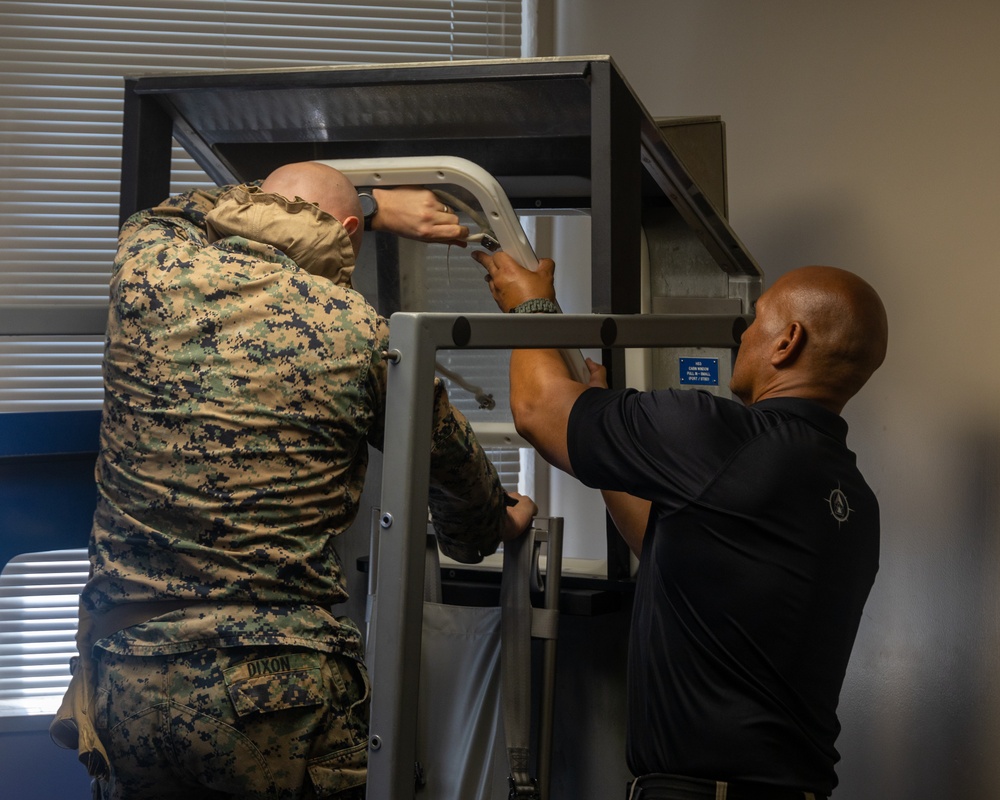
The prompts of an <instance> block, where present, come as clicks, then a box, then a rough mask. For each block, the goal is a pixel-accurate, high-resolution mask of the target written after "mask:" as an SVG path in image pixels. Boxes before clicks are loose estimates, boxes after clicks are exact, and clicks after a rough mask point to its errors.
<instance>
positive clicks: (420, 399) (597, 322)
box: [368, 313, 750, 800]
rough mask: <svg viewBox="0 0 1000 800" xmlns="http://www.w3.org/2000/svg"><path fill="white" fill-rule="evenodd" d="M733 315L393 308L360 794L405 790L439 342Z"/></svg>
mask: <svg viewBox="0 0 1000 800" xmlns="http://www.w3.org/2000/svg"><path fill="white" fill-rule="evenodd" d="M749 321H750V318H749V317H746V316H743V315H738V316H729V315H686V316H682V315H669V316H660V315H651V314H648V315H627V316H620V315H616V316H600V315H570V314H567V315H550V314H537V315H518V316H517V317H510V316H507V315H504V314H468V315H455V314H431V313H423V314H420V313H418V314H409V313H400V314H395V315H393V318H392V332H391V334H390V351H389V353H388V357H389V358H390V360H391V362H392V369H391V370H390V372H389V389H388V398H387V403H386V429H385V438H386V441H391V442H394V443H395V445H394V447H393V457H392V458H391V459H386V461H385V464H384V465H383V471H382V498H381V503H380V508H381V517H380V520H379V524H380V526H381V528H382V530H381V533H380V544H379V548H378V563H377V567H376V571H377V575H378V588H377V592H376V598H375V603H374V607H373V612H372V638H371V639H370V643H371V644H372V648H371V654H372V655H373V656H374V658H372V659H371V662H370V663H369V665H368V666H369V670H370V675H371V681H372V685H373V686H374V687H376V690H375V691H373V693H372V706H371V725H370V738H369V750H368V754H369V769H368V797H369V798H377V800H403V799H404V798H412V797H413V794H414V783H413V765H414V762H415V760H416V755H415V746H416V744H415V743H416V730H417V696H418V686H419V675H418V674H417V673H416V670H414V669H413V665H414V664H419V663H420V646H421V645H420V635H421V627H422V625H421V621H422V615H423V604H422V602H421V601H422V598H423V592H424V546H425V545H424V543H425V537H426V534H427V493H428V490H429V470H430V444H431V432H432V431H431V426H432V416H433V415H432V411H433V407H432V406H433V377H434V362H435V358H436V353H437V351H438V350H442V349H450V348H471V349H493V348H534V347H557V348H564V347H600V348H613V349H619V348H629V347H689V346H706V345H707V346H713V347H733V346H735V345H736V344H737V343H738V342H739V339H740V336H741V335H742V333H743V331H744V330H745V329H746V327H747V325H748V324H749Z"/></svg>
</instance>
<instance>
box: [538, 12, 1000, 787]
mask: <svg viewBox="0 0 1000 800" xmlns="http://www.w3.org/2000/svg"><path fill="white" fill-rule="evenodd" d="M553 8H554V20H555V25H554V43H553V47H552V51H551V54H553V55H587V54H603V53H608V54H610V55H611V56H612V57H613V58H614V60H615V62H616V63H617V65H618V66H619V68H620V69H621V71H622V72H623V73H624V75H625V76H626V77H627V79H628V80H629V82H630V83H631V85H632V87H633V89H634V90H635V92H636V94H637V95H638V96H639V98H640V99H641V100H642V101H643V103H644V104H645V106H646V108H647V109H648V110H649V112H650V113H651V114H652V115H654V116H668V115H688V114H718V115H721V116H722V117H723V119H724V120H725V122H726V125H727V143H728V165H729V207H730V220H731V222H732V225H733V227H734V229H735V230H736V231H737V233H738V234H739V236H740V238H741V239H742V240H743V241H744V242H745V244H746V245H747V247H748V249H749V250H750V251H751V252H752V253H753V254H754V256H755V257H756V258H757V260H758V261H759V262H760V264H761V266H762V267H763V268H764V270H765V275H766V280H767V281H768V282H770V281H773V280H774V278H775V277H777V276H778V275H780V274H781V273H782V272H783V271H784V270H786V269H788V268H790V267H794V266H798V265H802V264H807V263H823V264H834V265H838V266H844V267H847V268H850V269H853V270H855V271H856V272H858V273H860V274H861V275H862V276H864V277H865V278H866V279H868V280H869V281H870V282H872V283H873V284H874V285H875V286H876V287H877V288H878V289H879V290H880V292H881V293H882V295H883V297H884V299H885V302H886V306H887V308H888V311H889V317H890V325H891V341H890V352H889V357H888V359H887V361H886V364H885V366H884V367H883V369H882V370H881V371H880V372H879V373H878V374H877V375H876V376H875V378H874V379H873V380H872V383H871V384H870V385H869V386H868V387H867V389H866V390H865V392H864V393H863V394H862V395H861V396H859V397H858V398H857V399H855V400H854V401H852V403H851V404H850V405H849V406H848V407H847V409H846V412H845V416H846V417H847V419H848V422H849V423H850V425H851V437H850V441H851V444H852V445H853V447H854V449H855V450H856V452H857V453H858V456H859V461H860V463H861V465H862V468H863V469H864V470H865V472H866V474H867V475H868V477H869V480H870V482H871V483H872V485H873V487H874V488H875V491H876V492H877V494H878V496H879V499H880V502H881V504H882V517H883V544H882V559H881V570H880V573H879V577H878V579H877V581H876V586H875V589H874V591H873V594H872V597H871V599H870V600H869V603H868V606H867V609H866V615H865V619H864V621H863V623H862V628H861V632H860V634H859V640H858V645H857V647H856V649H855V653H854V658H853V661H852V665H851V669H850V672H849V674H848V679H847V683H846V686H845V691H844V694H843V697H842V703H841V711H842V722H843V726H844V729H843V733H842V735H841V738H840V741H839V749H840V751H841V753H842V755H843V761H842V763H841V766H840V769H839V772H840V775H841V789H840V790H839V791H838V792H837V797H841V798H850V799H851V800H866V799H867V798H877V797H878V798H886V797H888V798H896V797H898V798H902V797H907V798H911V800H912V799H915V798H927V800H931V799H932V798H933V800H940V799H941V798H951V797H961V796H967V795H970V794H972V793H973V792H978V793H980V796H989V797H992V796H996V795H997V792H998V791H1000V790H997V789H996V787H995V786H994V784H995V783H996V782H997V781H998V780H1000V758H998V756H997V751H998V750H1000V692H998V683H1000V680H998V678H997V677H996V676H997V675H998V674H1000V658H998V643H1000V635H998V612H1000V594H998V588H997V585H998V573H1000V547H998V538H1000V402H998V395H1000V363H998V362H1000V357H998V355H997V352H996V351H997V346H998V345H1000V312H998V311H997V309H996V304H997V302H998V292H997V284H998V283H1000V281H998V280H997V276H998V275H1000V263H998V262H1000V258H998V255H997V245H998V236H997V234H995V233H994V231H996V230H997V229H1000V222H998V220H997V216H998V212H1000V200H998V192H1000V135H998V134H1000V89H998V84H1000V3H996V2H994V1H993V0H978V1H977V2H957V3H950V4H944V3H928V2H903V1H902V0H888V1H880V0H874V2H872V0H868V1H867V2H865V1H863V0H841V2H838V3H818V2H808V1H807V0H766V1H764V2H758V1H757V0H745V1H744V2H733V0H728V1H726V0H621V2H618V3H608V2H605V1H604V0H602V1H601V2H597V1H596V0H553ZM541 52H542V54H546V53H545V51H544V49H543V50H542V51H541Z"/></svg>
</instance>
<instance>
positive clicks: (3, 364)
mask: <svg viewBox="0 0 1000 800" xmlns="http://www.w3.org/2000/svg"><path fill="white" fill-rule="evenodd" d="M533 7H534V4H533V3H532V2H525V3H524V8H526V9H532V8H533ZM521 38H522V0H375V2H357V3H331V2H326V0H301V1H300V2H282V3H280V4H275V3H273V2H261V1H259V0H159V1H158V2H157V3H155V4H148V3H139V2H130V1H129V0H103V2H99V3H97V2H95V3H87V2H52V1H51V0H44V2H16V1H15V0H4V2H2V3H0V413H3V412H37V411H51V410H78V409H97V408H100V404H101V397H102V387H101V376H100V360H101V350H102V345H103V336H102V335H101V329H102V327H103V325H102V324H100V320H101V319H102V313H103V309H104V307H105V305H106V303H107V280H108V274H109V271H110V264H111V261H112V258H113V255H114V249H115V241H116V236H117V220H118V191H119V182H120V169H121V128H122V98H123V77H124V76H125V75H131V74H141V73H145V72H154V71H164V72H165V71H174V72H179V71H183V70H197V71H207V70H215V69H219V70H237V69H260V68H271V67H296V66H306V67H307V66H323V65H337V64H377V63H403V62H410V61H434V60H460V59H482V58H516V57H518V56H520V55H521V54H522V53H521ZM172 164H173V168H172V175H171V177H172V185H171V191H173V192H179V191H183V190H184V189H188V188H190V187H192V186H198V185H204V184H208V183H209V182H210V181H209V179H208V177H207V176H206V175H205V174H204V173H203V172H202V171H201V169H200V168H199V167H198V166H197V165H196V164H195V163H194V162H193V161H192V160H191V159H190V158H188V157H187V155H186V154H185V153H184V152H183V150H182V149H181V148H180V147H178V146H176V145H175V148H174V152H173V158H172ZM81 309H82V310H81ZM514 453H515V454H516V451H514ZM494 458H495V459H496V460H497V461H498V467H499V468H500V470H501V472H502V474H503V476H504V482H505V484H507V485H509V486H511V488H516V482H517V476H516V458H515V457H514V456H513V455H512V454H511V453H510V452H502V453H501V452H497V453H494ZM0 535H3V532H2V531H0ZM86 575H87V561H86V551H84V550H79V551H58V552H48V553H34V554H28V555H22V556H18V557H17V558H15V559H13V560H12V561H11V562H10V563H9V564H7V565H6V566H5V567H4V570H3V573H2V574H0V717H3V716H12V715H15V716H18V715H24V714H51V713H53V712H54V711H55V709H56V708H57V707H58V704H59V701H60V699H61V697H62V694H63V692H64V691H65V687H66V685H67V683H68V681H69V672H68V661H69V658H70V656H71V655H72V654H73V652H74V645H73V636H74V634H75V628H76V607H77V597H78V595H79V592H80V589H81V588H82V586H83V584H84V582H85V580H86Z"/></svg>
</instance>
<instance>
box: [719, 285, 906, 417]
mask: <svg viewBox="0 0 1000 800" xmlns="http://www.w3.org/2000/svg"><path fill="white" fill-rule="evenodd" d="M887 342H888V322H887V319H886V313H885V307H884V306H883V304H882V300H881V299H880V298H879V296H878V294H877V293H876V291H875V290H874V289H873V288H872V287H871V286H870V285H869V284H868V283H867V282H865V281H864V280H862V279H861V278H859V277H858V276H857V275H855V274H854V273H851V272H848V271H847V270H843V269H838V268H836V267H821V266H811V267H802V268H801V269H796V270H792V271H791V272H788V273H786V274H785V275H782V276H781V277H780V278H779V279H778V280H776V281H775V282H774V284H773V285H772V286H771V288H770V289H768V290H767V291H766V292H764V294H763V295H761V297H760V299H759V300H758V301H757V317H756V319H755V321H754V323H753V325H751V326H750V328H748V329H747V331H746V333H744V336H743V342H742V343H741V345H740V352H739V354H738V355H737V360H736V365H734V368H733V381H732V383H731V384H730V388H732V390H733V392H734V393H735V394H736V395H737V396H739V397H740V398H741V399H743V400H744V401H745V402H748V403H753V402H757V401H758V400H762V399H765V398H767V397H779V396H790V397H807V398H811V399H815V400H817V401H819V402H821V403H823V404H824V405H826V406H827V407H829V408H832V409H833V410H835V411H837V412H838V413H839V412H840V410H841V409H842V408H843V407H844V405H845V404H846V403H847V401H848V400H850V398H851V397H853V396H854V395H855V394H856V393H857V392H858V390H860V389H861V387H862V386H864V384H865V383H866V382H867V380H868V379H869V378H870V377H871V375H872V373H873V372H875V370H876V369H878V367H879V366H880V365H881V364H882V362H883V360H884V359H885V353H886V346H887Z"/></svg>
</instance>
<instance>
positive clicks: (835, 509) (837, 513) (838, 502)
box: [826, 485, 854, 528]
mask: <svg viewBox="0 0 1000 800" xmlns="http://www.w3.org/2000/svg"><path fill="white" fill-rule="evenodd" d="M826 502H827V504H828V505H829V506H830V514H831V515H832V516H833V518H834V519H835V520H837V527H838V528H839V527H840V525H841V523H843V522H847V518H848V517H849V516H851V511H853V510H854V509H852V508H851V506H850V504H849V503H848V502H847V495H846V494H844V493H843V491H841V488H840V486H839V485H838V486H837V488H836V489H834V490H833V491H832V492H830V496H829V497H828V498H826Z"/></svg>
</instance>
